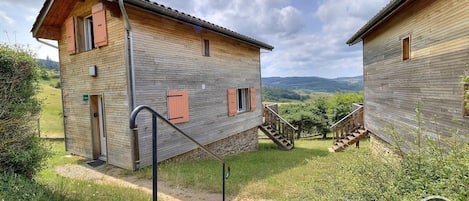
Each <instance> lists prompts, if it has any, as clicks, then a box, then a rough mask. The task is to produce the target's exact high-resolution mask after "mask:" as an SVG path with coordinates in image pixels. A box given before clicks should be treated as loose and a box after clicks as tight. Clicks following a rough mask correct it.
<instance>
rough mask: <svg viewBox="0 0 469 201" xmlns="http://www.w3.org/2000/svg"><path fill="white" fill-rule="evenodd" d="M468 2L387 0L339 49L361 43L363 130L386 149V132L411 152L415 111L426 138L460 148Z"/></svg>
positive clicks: (468, 64) (468, 56) (464, 133)
mask: <svg viewBox="0 0 469 201" xmlns="http://www.w3.org/2000/svg"><path fill="white" fill-rule="evenodd" d="M468 8H469V1H459V0H448V1H439V0H393V1H391V2H390V3H389V4H388V5H387V6H385V7H384V8H383V9H382V10H381V11H379V13H378V14H376V15H375V16H374V17H373V18H372V19H370V20H369V21H368V22H367V23H366V24H365V25H364V26H363V27H362V28H361V29H360V30H358V32H357V33H355V34H354V35H353V36H352V37H351V38H350V39H349V40H348V41H347V44H349V45H354V44H356V43H359V42H363V77H364V96H365V97H364V107H365V127H366V128H367V129H368V130H369V131H371V132H372V134H373V135H372V137H378V138H375V139H378V140H379V139H381V140H384V141H385V142H387V143H393V139H392V137H391V136H390V133H389V132H386V131H385V129H384V128H385V127H386V126H390V125H393V126H395V127H396V128H397V130H398V132H399V134H400V136H401V137H402V138H403V139H405V141H407V142H408V144H412V143H411V142H412V141H414V139H415V138H414V137H415V136H416V135H415V129H416V128H417V127H418V121H417V118H416V108H417V103H420V104H421V112H422V113H421V115H422V119H421V123H422V127H421V128H422V131H423V133H424V134H425V135H428V136H430V137H432V138H434V139H435V138H445V137H450V136H452V135H453V134H454V133H455V132H453V131H452V130H455V131H456V130H458V131H459V132H458V135H460V136H461V137H462V139H465V140H468V134H469V130H468V128H469V127H468V126H467V125H469V124H468V123H469V119H467V116H468V115H469V113H468V107H467V106H466V105H467V103H466V101H468V99H467V98H466V101H465V95H464V94H465V90H467V88H466V89H465V84H464V83H463V82H462V78H463V77H464V76H467V75H469V74H468V72H469V31H468V30H469V20H468V19H469V10H468Z"/></svg>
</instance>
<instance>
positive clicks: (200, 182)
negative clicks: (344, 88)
mask: <svg viewBox="0 0 469 201" xmlns="http://www.w3.org/2000/svg"><path fill="white" fill-rule="evenodd" d="M329 142H330V141H327V142H322V141H321V142H317V141H312V140H299V141H297V142H296V148H295V149H294V150H292V151H282V150H280V149H279V148H278V147H277V145H275V144H274V143H273V142H272V141H270V140H260V143H259V149H258V151H255V152H249V153H242V154H238V155H234V156H229V157H226V161H227V162H228V163H229V164H230V167H231V175H230V177H229V179H228V180H227V193H228V194H229V195H231V196H236V195H237V194H238V193H239V192H240V191H241V190H242V189H243V188H244V187H246V186H247V185H248V184H249V183H252V182H256V181H259V180H263V179H266V178H268V177H271V176H272V175H276V174H280V173H282V172H285V171H289V170H291V169H294V168H296V167H299V166H302V165H306V164H307V163H308V160H310V159H313V158H316V157H325V156H327V155H328V154H329V152H328V151H327V146H329V145H330V144H329ZM316 144H319V146H316ZM158 171H159V173H158V176H159V178H160V179H163V180H166V181H169V182H170V183H172V184H174V185H182V186H184V187H188V188H194V189H200V190H204V191H207V192H217V193H220V192H221V189H222V188H221V182H222V179H221V167H220V164H219V163H218V162H217V161H212V160H207V161H193V162H168V163H162V164H160V165H159V167H158ZM305 173H306V172H305ZM301 174H303V173H301Z"/></svg>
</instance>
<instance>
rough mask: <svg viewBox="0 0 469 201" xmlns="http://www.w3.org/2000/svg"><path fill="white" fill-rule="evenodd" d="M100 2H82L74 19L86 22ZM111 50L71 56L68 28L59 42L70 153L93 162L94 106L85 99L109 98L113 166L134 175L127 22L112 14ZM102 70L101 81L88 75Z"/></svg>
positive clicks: (106, 116) (106, 108)
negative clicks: (90, 70) (87, 96)
mask: <svg viewBox="0 0 469 201" xmlns="http://www.w3.org/2000/svg"><path fill="white" fill-rule="evenodd" d="M97 3H98V0H91V1H88V0H87V1H84V2H82V1H79V2H78V3H77V4H76V5H75V7H74V9H73V11H72V13H71V14H70V15H69V17H72V16H79V17H85V16H88V15H90V14H91V7H92V6H93V5H95V4H97ZM106 15H107V16H106V24H107V29H108V30H109V32H108V38H109V41H110V42H109V44H108V45H107V46H104V47H101V48H99V49H93V50H90V51H86V52H79V53H76V54H74V55H69V53H68V51H67V50H68V48H67V44H69V42H67V40H68V38H67V37H68V33H67V29H66V26H67V25H66V24H64V26H63V27H62V39H61V40H59V43H58V44H59V57H60V73H61V76H62V79H63V82H62V87H63V94H62V96H63V100H64V114H63V115H64V119H65V122H66V123H65V133H66V138H67V141H66V142H67V147H68V148H69V151H70V152H71V153H73V154H77V155H81V156H85V157H89V158H91V157H92V153H93V150H92V135H91V129H92V128H91V120H90V116H91V114H90V102H89V101H83V100H82V96H83V95H84V94H100V95H103V101H104V112H105V114H104V125H105V129H106V130H105V132H106V135H107V149H108V150H107V154H108V162H109V163H110V164H113V165H116V166H120V167H123V168H127V169H131V168H132V161H131V149H130V148H131V144H130V139H131V136H132V133H131V132H130V129H129V124H128V122H129V120H128V118H129V102H128V100H129V98H128V97H129V96H128V90H127V86H128V85H127V81H126V80H127V69H126V67H125V58H126V54H125V44H124V38H125V30H124V25H123V22H122V20H121V19H119V18H115V17H112V16H111V15H110V12H106ZM92 65H96V66H97V70H98V76H97V77H91V76H89V75H88V68H89V67H90V66H92Z"/></svg>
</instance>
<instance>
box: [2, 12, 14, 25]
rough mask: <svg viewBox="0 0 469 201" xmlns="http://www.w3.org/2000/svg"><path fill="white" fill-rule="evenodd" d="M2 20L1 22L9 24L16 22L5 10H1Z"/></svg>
mask: <svg viewBox="0 0 469 201" xmlns="http://www.w3.org/2000/svg"><path fill="white" fill-rule="evenodd" d="M0 22H1V24H3V23H5V24H7V25H12V24H14V23H15V20H13V18H11V17H9V16H8V15H7V14H5V12H3V11H0Z"/></svg>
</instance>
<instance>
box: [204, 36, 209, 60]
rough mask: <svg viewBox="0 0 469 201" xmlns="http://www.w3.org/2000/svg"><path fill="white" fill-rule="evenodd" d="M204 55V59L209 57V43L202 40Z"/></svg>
mask: <svg viewBox="0 0 469 201" xmlns="http://www.w3.org/2000/svg"><path fill="white" fill-rule="evenodd" d="M203 46H204V48H203V49H204V53H203V55H204V56H206V57H209V56H210V41H209V40H204V45H203Z"/></svg>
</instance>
